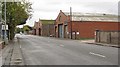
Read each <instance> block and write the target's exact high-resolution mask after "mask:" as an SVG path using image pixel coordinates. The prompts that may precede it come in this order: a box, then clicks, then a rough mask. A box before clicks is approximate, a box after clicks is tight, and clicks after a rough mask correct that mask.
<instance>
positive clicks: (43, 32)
mask: <svg viewBox="0 0 120 67" xmlns="http://www.w3.org/2000/svg"><path fill="white" fill-rule="evenodd" d="M54 22H55V21H54V20H40V19H39V21H38V22H35V24H34V30H33V34H34V35H39V36H54Z"/></svg>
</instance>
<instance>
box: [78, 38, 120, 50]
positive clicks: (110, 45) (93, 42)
mask: <svg viewBox="0 0 120 67" xmlns="http://www.w3.org/2000/svg"><path fill="white" fill-rule="evenodd" d="M80 41H81V42H83V43H86V44H94V45H100V46H108V47H116V48H119V47H120V46H119V45H116V44H107V43H97V42H95V40H93V39H92V40H80Z"/></svg>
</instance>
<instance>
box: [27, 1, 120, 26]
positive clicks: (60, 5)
mask: <svg viewBox="0 0 120 67" xmlns="http://www.w3.org/2000/svg"><path fill="white" fill-rule="evenodd" d="M118 1H119V0H111V1H110V0H30V2H32V4H33V5H32V8H33V11H34V12H33V17H32V18H31V19H30V20H28V21H27V23H26V24H27V25H30V26H33V25H34V22H35V21H38V19H39V18H40V19H56V17H57V15H58V13H59V11H60V10H62V11H65V12H69V8H70V6H71V7H72V11H73V12H83V13H110V14H118Z"/></svg>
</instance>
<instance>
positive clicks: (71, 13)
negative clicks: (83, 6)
mask: <svg viewBox="0 0 120 67" xmlns="http://www.w3.org/2000/svg"><path fill="white" fill-rule="evenodd" d="M70 31H71V39H72V7H70Z"/></svg>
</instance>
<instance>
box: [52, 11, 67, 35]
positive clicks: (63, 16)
mask: <svg viewBox="0 0 120 67" xmlns="http://www.w3.org/2000/svg"><path fill="white" fill-rule="evenodd" d="M60 16H61V18H60ZM65 21H67V22H69V17H68V16H66V15H65V14H64V13H63V12H62V11H60V13H59V15H58V16H57V18H56V21H55V27H54V30H55V36H56V37H58V24H63V29H64V22H65Z"/></svg>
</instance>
